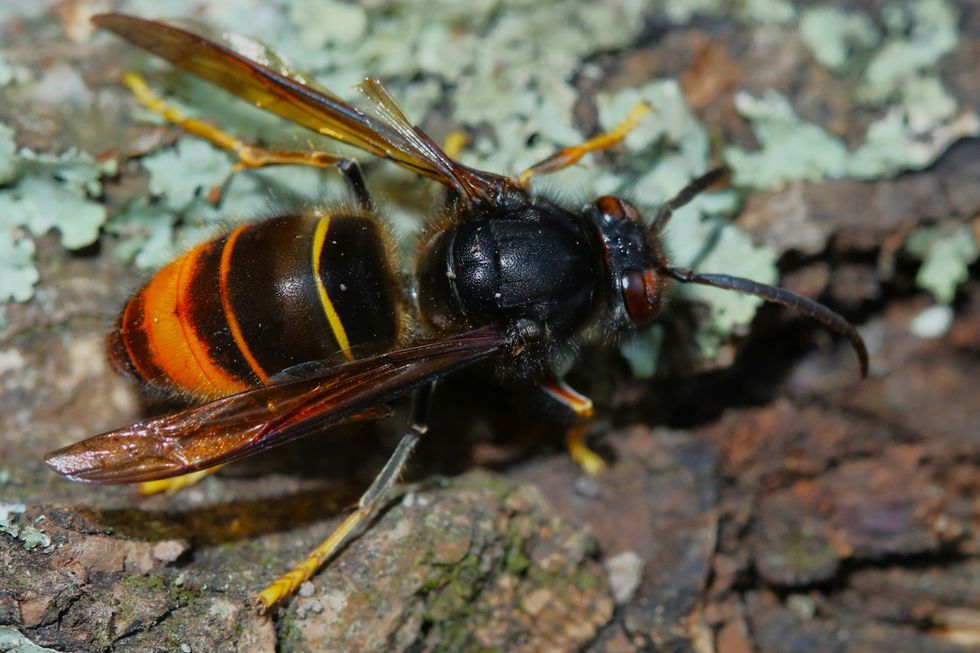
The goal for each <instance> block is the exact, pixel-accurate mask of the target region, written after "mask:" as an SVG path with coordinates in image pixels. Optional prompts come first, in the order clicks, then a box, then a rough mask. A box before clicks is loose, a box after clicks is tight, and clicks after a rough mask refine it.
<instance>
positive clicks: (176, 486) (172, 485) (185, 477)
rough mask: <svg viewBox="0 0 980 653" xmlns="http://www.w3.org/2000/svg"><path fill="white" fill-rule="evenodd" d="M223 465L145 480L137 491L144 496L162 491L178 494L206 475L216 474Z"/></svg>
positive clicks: (138, 486) (168, 493) (137, 487)
mask: <svg viewBox="0 0 980 653" xmlns="http://www.w3.org/2000/svg"><path fill="white" fill-rule="evenodd" d="M222 467H223V465H218V466H217V467H211V468H209V469H202V470H200V471H197V472H191V473H190V474H182V475H180V476H174V477H173V478H162V479H160V480H158V481H145V482H143V483H140V484H139V485H137V486H136V491H137V492H139V493H140V494H141V495H142V496H144V497H145V496H150V495H151V494H160V493H161V492H165V493H166V494H167V496H170V495H172V494H176V493H177V492H179V491H180V490H183V489H184V488H185V487H190V486H192V485H196V484H197V483H198V481H200V480H201V479H203V478H204V477H206V476H210V475H211V474H214V473H215V472H216V471H218V470H219V469H221V468H222Z"/></svg>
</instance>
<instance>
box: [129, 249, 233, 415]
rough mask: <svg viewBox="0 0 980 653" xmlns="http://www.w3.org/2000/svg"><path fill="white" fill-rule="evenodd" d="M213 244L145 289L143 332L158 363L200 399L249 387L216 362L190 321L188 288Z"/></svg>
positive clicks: (167, 269) (170, 268)
mask: <svg viewBox="0 0 980 653" xmlns="http://www.w3.org/2000/svg"><path fill="white" fill-rule="evenodd" d="M208 246H209V243H203V244H201V245H198V246H197V247H195V248H194V249H192V250H191V251H190V252H188V253H186V254H185V255H183V256H181V257H180V258H179V259H177V260H176V261H173V262H172V263H170V264H169V265H167V266H166V267H164V268H163V269H162V270H160V271H159V272H158V273H157V274H156V276H154V277H153V279H151V280H150V283H149V284H147V286H146V287H145V288H144V289H143V290H142V295H143V332H144V333H145V334H146V337H147V340H148V345H149V347H148V348H149V350H150V352H151V354H152V356H153V359H154V360H153V362H154V364H155V365H156V366H157V367H158V368H160V369H161V370H162V371H163V372H164V373H165V374H166V375H167V377H169V379H170V380H171V381H172V382H173V384H174V385H176V386H178V387H179V388H181V389H183V390H186V391H188V392H190V393H193V394H196V395H199V396H207V397H218V396H223V395H228V394H233V393H235V392H241V391H242V390H245V389H246V388H247V387H248V386H247V385H245V384H244V383H243V382H241V381H240V380H238V379H237V378H235V377H234V376H232V375H231V374H229V373H228V372H227V371H226V370H224V369H223V368H221V367H220V366H219V365H217V364H216V363H215V362H214V360H213V359H212V358H211V356H210V354H209V352H208V347H207V344H206V343H205V342H204V341H202V340H201V338H200V337H199V336H198V335H197V332H196V331H195V329H194V325H193V324H190V323H189V322H188V320H189V319H190V314H191V311H190V310H189V308H190V305H191V302H193V301H194V298H193V297H192V296H190V294H189V293H188V292H187V289H188V287H189V286H190V281H191V279H192V278H193V275H194V272H195V269H196V267H197V263H198V258H199V257H200V255H201V253H202V252H204V251H205V250H206V249H207V247H208Z"/></svg>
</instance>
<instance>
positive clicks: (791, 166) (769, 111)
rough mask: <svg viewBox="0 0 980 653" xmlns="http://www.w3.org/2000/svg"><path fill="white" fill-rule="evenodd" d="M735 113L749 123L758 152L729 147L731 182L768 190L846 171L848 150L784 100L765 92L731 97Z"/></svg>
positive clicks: (726, 157) (727, 159)
mask: <svg viewBox="0 0 980 653" xmlns="http://www.w3.org/2000/svg"><path fill="white" fill-rule="evenodd" d="M735 106H736V108H738V110H739V112H740V113H741V114H742V115H743V116H745V117H746V118H748V119H749V120H750V121H752V127H753V131H754V132H755V135H756V138H757V139H758V141H759V144H760V146H761V147H760V149H758V150H746V149H743V148H740V147H729V148H727V149H726V150H725V161H726V163H728V165H729V166H731V168H732V170H733V172H734V177H733V179H734V182H735V183H736V184H739V185H744V186H753V187H755V188H768V187H770V186H775V185H777V184H782V183H785V182H788V181H794V180H800V179H805V180H813V181H816V180H820V179H823V178H825V177H831V178H833V177H840V176H842V175H843V174H844V172H845V170H846V169H847V157H848V153H847V148H846V147H845V145H844V143H843V142H841V140H840V139H838V138H835V137H833V136H831V135H830V134H828V133H827V132H826V131H824V130H823V129H822V128H820V127H819V126H817V125H814V124H811V123H807V122H804V121H803V120H801V119H800V118H799V117H798V116H797V115H796V113H795V112H794V111H793V108H792V106H790V104H789V101H788V100H786V98H785V97H783V96H782V95H780V94H778V93H776V92H775V91H770V92H768V93H765V94H764V95H763V96H761V97H754V96H752V95H749V94H748V93H738V94H736V96H735Z"/></svg>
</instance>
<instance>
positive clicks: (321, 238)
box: [313, 216, 354, 361]
mask: <svg viewBox="0 0 980 653" xmlns="http://www.w3.org/2000/svg"><path fill="white" fill-rule="evenodd" d="M329 229H330V216H326V217H323V218H320V220H319V222H317V223H316V230H315V231H314V232H313V279H314V280H315V281H316V291H317V294H319V296H320V304H321V305H322V306H323V312H324V314H325V315H326V316H327V322H329V323H330V329H331V330H332V331H333V337H334V339H335V340H336V341H337V345H338V346H339V347H340V351H341V353H342V354H343V355H344V358H346V359H347V360H349V361H352V360H354V354H353V353H351V350H350V342H349V341H348V340H347V331H345V330H344V323H343V322H342V321H341V320H340V315H338V314H337V309H335V308H334V307H333V302H331V301H330V295H329V294H327V287H326V285H324V283H323V279H322V278H321V277H320V255H321V254H323V245H324V243H325V242H326V240H327V231H328V230H329Z"/></svg>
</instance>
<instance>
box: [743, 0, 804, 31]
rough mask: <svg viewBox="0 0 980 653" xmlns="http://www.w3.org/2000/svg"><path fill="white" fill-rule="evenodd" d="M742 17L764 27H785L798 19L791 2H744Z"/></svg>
mask: <svg viewBox="0 0 980 653" xmlns="http://www.w3.org/2000/svg"><path fill="white" fill-rule="evenodd" d="M740 14H741V16H742V17H743V18H744V19H745V20H748V21H751V22H754V23H759V24H762V25H785V24H786V23H789V22H792V20H793V19H794V18H796V9H794V8H793V3H792V2H789V0H742V7H741V12H740Z"/></svg>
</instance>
